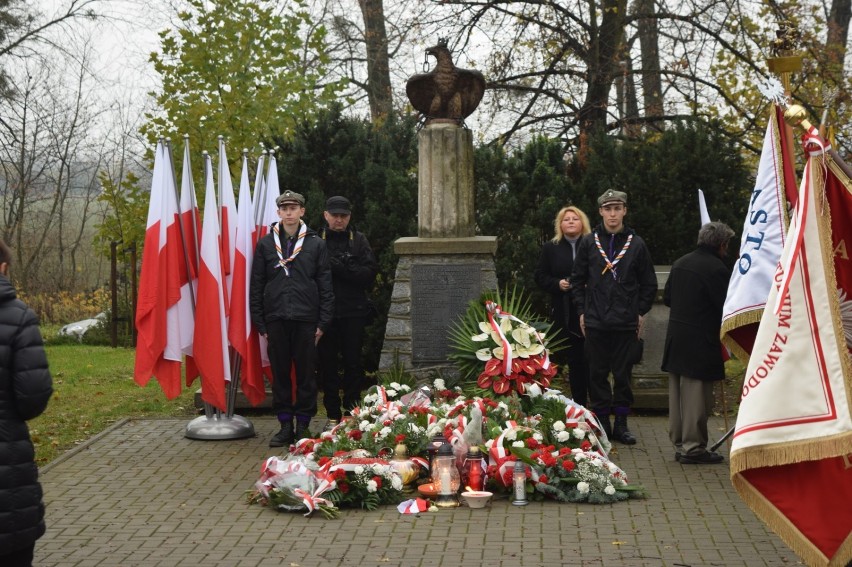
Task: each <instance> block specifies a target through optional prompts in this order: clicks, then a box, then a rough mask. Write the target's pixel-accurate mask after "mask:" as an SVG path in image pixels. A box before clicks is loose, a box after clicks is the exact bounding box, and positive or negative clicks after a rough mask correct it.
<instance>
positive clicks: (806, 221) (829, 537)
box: [731, 134, 852, 566]
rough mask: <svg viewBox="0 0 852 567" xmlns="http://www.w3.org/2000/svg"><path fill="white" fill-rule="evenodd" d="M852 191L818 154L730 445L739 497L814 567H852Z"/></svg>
mask: <svg viewBox="0 0 852 567" xmlns="http://www.w3.org/2000/svg"><path fill="white" fill-rule="evenodd" d="M812 135H813V134H812ZM844 184H845V187H844ZM849 187H852V181H850V171H849V170H848V169H846V170H844V169H843V165H842V164H841V163H840V162H839V160H837V159H836V156H832V155H830V154H827V153H824V152H823V151H821V150H818V151H817V152H816V155H811V157H810V159H809V161H808V163H807V165H806V167H805V172H804V175H803V179H802V184H801V189H800V191H799V198H798V203H797V207H796V208H797V211H796V212H797V215H796V216H795V219H796V220H795V221H794V222H796V223H799V222H801V225H800V226H798V227H797V229H800V234H801V238H800V239H796V238H793V237H790V238H788V239H787V242H786V244H785V247H784V251H783V254H782V257H781V259H780V261H779V262H776V270H775V273H774V274H773V275H774V278H773V282H774V283H773V285H772V287H771V292H770V295H769V298H768V303H769V304H770V305H775V304H776V298H777V297H778V296H779V294H780V293H781V290H782V289H784V286H783V285H782V281H784V280H786V281H787V282H789V283H788V285H786V289H787V293H786V294H785V295H783V296H782V299H781V301H780V304H779V306H780V309H779V310H778V311H777V312H776V311H775V310H774V309H765V310H764V311H763V316H762V318H761V321H760V327H759V329H758V332H757V336H756V337H755V341H754V345H753V350H752V353H751V358H750V360H749V365H748V369H747V371H746V375H745V379H744V383H743V391H742V399H741V402H740V408H739V414H738V416H737V425H736V428H735V432H734V437H733V445H732V448H731V480H732V482H733V485H734V487H735V488H736V490H737V492H738V493H739V494H740V496H741V497H742V499H743V500H744V501H745V502H746V503H747V504H748V505H749V507H750V508H751V509H752V510H753V511H754V512H755V514H757V516H758V517H760V518H761V519H762V520H763V521H764V522H766V524H767V525H768V526H769V527H770V528H771V529H772V530H774V531H775V532H776V533H778V535H779V536H780V537H781V538H782V539H783V540H784V541H785V543H787V545H789V546H790V548H791V549H793V551H795V552H796V553H797V554H798V555H799V556H800V557H802V559H803V560H804V561H805V563H807V564H808V565H828V566H834V565H837V566H843V565H847V563H848V562H849V561H850V560H852V417H850V416H851V415H852V362H850V356H849V353H850V351H849V347H850V344H852V333H850V331H852V301H850V299H852V259H850V257H849V254H848V253H847V245H848V243H849V242H852V195H850V193H849V191H848V189H847V188H849ZM794 232H795V231H794V230H793V227H791V234H793V233H794ZM792 255H795V256H796V257H795V259H792V258H790V256H792ZM793 260H794V261H793ZM785 266H791V267H792V268H791V272H790V273H789V274H784V273H783V271H784V269H785V268H784V267H785ZM786 276H788V277H786Z"/></svg>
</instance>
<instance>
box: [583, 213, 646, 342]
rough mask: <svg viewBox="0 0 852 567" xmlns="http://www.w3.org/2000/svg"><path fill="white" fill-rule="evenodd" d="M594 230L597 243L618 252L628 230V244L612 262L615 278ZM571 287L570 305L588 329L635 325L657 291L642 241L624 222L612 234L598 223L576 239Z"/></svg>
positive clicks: (626, 328)
mask: <svg viewBox="0 0 852 567" xmlns="http://www.w3.org/2000/svg"><path fill="white" fill-rule="evenodd" d="M596 233H597V234H598V237H599V239H600V243H601V247H602V248H603V249H604V250H609V244H610V239H611V238H614V239H615V242H613V245H612V249H613V251H614V254H618V253H619V252H620V251H621V250H622V249H623V248H624V245H625V243H626V242H627V238H628V237H629V236H630V235H631V234H632V235H633V239H632V240H631V241H630V248H629V249H628V250H627V252H625V254H624V257H622V258H621V260H619V262H618V263H617V264H616V265H615V271H616V275H617V278H613V277H612V273H611V272H610V271H609V270H607V271H606V272H604V269H605V268H606V263H605V262H604V259H603V256H601V253H600V251H599V250H598V247H597V245H596V244H595V234H596ZM571 284H572V287H574V305H576V306H577V310H578V311H579V312H580V314H581V315H584V323H585V325H586V327H587V328H589V329H598V330H601V331H634V330H636V328H637V326H638V325H639V315H644V314H645V313H647V312H648V311H650V310H651V307H652V306H653V304H654V298H655V297H656V295H657V274H656V273H655V272H654V263H653V262H652V261H651V254H650V253H649V252H648V247H647V246H646V245H645V241H644V240H642V238H641V237H640V236H639V235H637V234H636V232H634V230H633V229H632V228H629V227H627V226H625V227H624V229H623V230H622V231H621V232H619V233H616V234H613V235H611V234H609V233H608V232H607V231H606V230H605V229H604V228H603V226H601V225H598V226H596V227H595V229H594V230H593V231H592V233H591V234H587V235H585V236H584V237H583V239H582V240H581V241H580V246H579V247H578V250H577V257H576V258H575V259H574V269H573V271H572V272H571Z"/></svg>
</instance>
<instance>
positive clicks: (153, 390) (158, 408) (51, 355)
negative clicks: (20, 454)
mask: <svg viewBox="0 0 852 567" xmlns="http://www.w3.org/2000/svg"><path fill="white" fill-rule="evenodd" d="M45 348H46V350H47V360H48V363H49V364H50V372H51V374H52V375H53V390H54V392H53V397H51V399H50V403H49V404H48V406H47V410H46V411H45V412H44V413H43V414H42V415H40V416H39V417H37V418H35V419H33V420H31V421H29V422H28V425H29V427H30V433H31V435H32V438H33V442H34V443H35V448H36V462H37V463H38V464H39V465H44V464H45V463H48V462H50V461H51V460H53V459H55V458H56V457H57V456H59V455H60V454H62V453H63V452H65V451H67V450H68V449H70V448H72V447H74V446H76V445H78V444H80V443H82V442H83V441H85V440H86V439H88V438H89V437H91V436H93V435H96V434H97V433H100V432H101V431H103V430H104V429H106V428H107V427H109V426H110V425H112V424H113V423H115V422H116V421H118V420H120V419H122V418H125V417H148V418H150V417H173V418H186V419H187V421H189V420H190V419H192V418H193V417H195V416H196V415H198V414H197V412H196V411H195V407H194V405H193V395H194V393H195V390H196V389H197V386H198V383H197V382H196V383H195V384H193V387H191V388H185V389H184V391H183V393H182V394H181V395H180V396H179V397H178V398H176V399H174V400H167V399H166V397H165V395H163V392H162V390H161V389H160V386H159V384H158V383H157V381H156V380H155V379H151V381H150V382H149V383H148V384H147V386H145V387H144V388H140V387H139V385H138V384H136V382H134V381H133V360H134V356H135V351H134V350H132V349H127V348H116V349H114V348H110V347H104V346H88V345H78V344H60V345H48V346H46V347H45Z"/></svg>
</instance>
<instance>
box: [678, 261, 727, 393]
mask: <svg viewBox="0 0 852 567" xmlns="http://www.w3.org/2000/svg"><path fill="white" fill-rule="evenodd" d="M730 277H731V272H730V270H729V269H728V268H727V267H726V266H725V264H724V262H722V260H721V258H719V256H718V255H717V254H715V253H714V252H713V251H712V250H710V249H708V248H705V247H699V248H698V249H697V250H695V251H693V252H690V253H689V254H687V255H685V256H682V257H680V258H678V260H677V261H675V263H674V264H673V265H672V270H671V273H670V274H669V279H668V281H667V282H666V287H665V291H664V292H663V302H664V303H665V304H666V305H668V306H669V307H670V308H671V311H670V313H669V328H668V331H667V332H666V346H665V350H664V351H663V364H662V368H663V370H664V371H665V372H671V373H673V374H678V375H680V376H686V377H688V378H693V379H696V380H705V381H713V380H722V379H724V378H725V363H724V361H723V360H722V343H721V341H720V340H719V329H720V328H721V326H722V307H723V306H724V304H725V296H726V295H727V293H728V280H729V279H730Z"/></svg>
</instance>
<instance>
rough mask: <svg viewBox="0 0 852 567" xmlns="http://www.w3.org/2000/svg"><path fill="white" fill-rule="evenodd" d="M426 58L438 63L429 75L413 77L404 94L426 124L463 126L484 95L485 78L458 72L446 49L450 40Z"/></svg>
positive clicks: (465, 70) (406, 85) (442, 42)
mask: <svg viewBox="0 0 852 567" xmlns="http://www.w3.org/2000/svg"><path fill="white" fill-rule="evenodd" d="M426 55H427V58H428V56H429V55H432V56H433V57H435V59H437V63H436V64H435V68H434V69H432V70H431V71H429V72H428V73H421V74H418V75H414V76H413V77H411V78H410V79H408V82H407V83H406V84H405V94H406V95H408V100H410V101H411V106H413V107H414V108H415V109H417V111H418V112H420V114H421V115H422V116H423V118H424V120H425V122H426V124H428V123H429V122H431V121H433V120H436V119H443V120H452V121H456V122H457V123H458V124H463V123H464V119H465V118H467V117H468V116H470V115H471V114H472V113H473V111H474V110H476V107H477V106H479V102H480V101H481V100H482V95H483V94H484V93H485V77H483V76H482V73H480V72H479V71H474V70H471V69H459V68H458V67H456V66H455V65H454V64H453V58H452V55H451V54H450V50H449V48H448V47H447V40H445V39H442V40H439V41H438V45H436V46H434V47H430V48H429V49H427V50H426Z"/></svg>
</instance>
